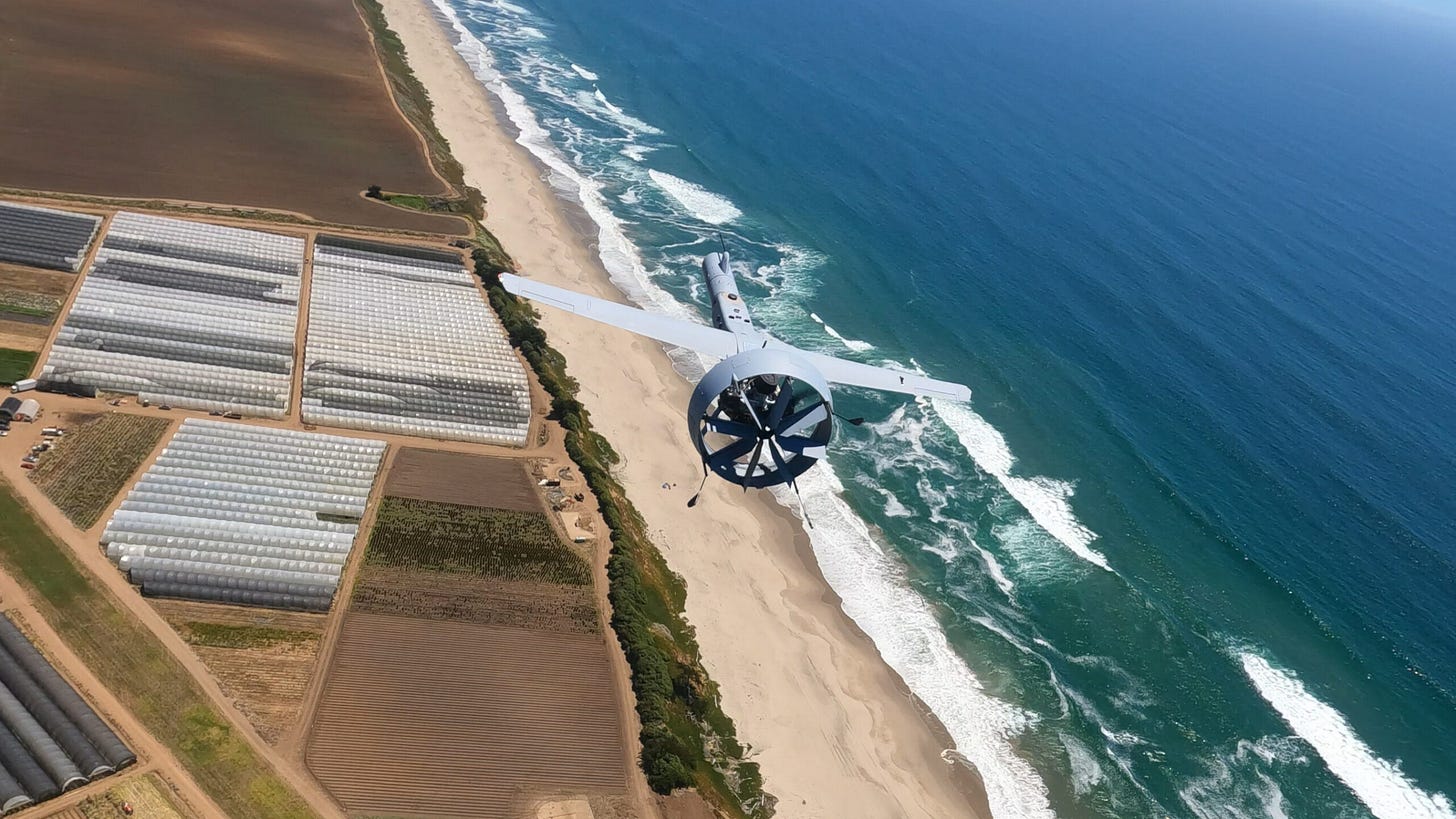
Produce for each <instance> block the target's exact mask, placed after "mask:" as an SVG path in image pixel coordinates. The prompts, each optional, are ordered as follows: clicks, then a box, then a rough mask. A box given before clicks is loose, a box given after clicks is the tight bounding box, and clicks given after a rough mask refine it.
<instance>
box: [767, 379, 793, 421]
mask: <svg viewBox="0 0 1456 819" xmlns="http://www.w3.org/2000/svg"><path fill="white" fill-rule="evenodd" d="M793 401H794V379H792V378H790V377H789V376H787V375H786V376H784V380H783V383H781V384H779V394H778V397H777V398H775V399H774V402H773V408H772V409H770V410H769V413H768V428H769V429H778V428H779V424H780V423H782V422H783V420H784V413H785V412H786V411H788V409H789V404H791V403H793Z"/></svg>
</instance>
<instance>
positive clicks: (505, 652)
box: [306, 610, 628, 819]
mask: <svg viewBox="0 0 1456 819" xmlns="http://www.w3.org/2000/svg"><path fill="white" fill-rule="evenodd" d="M610 678H611V671H610V667H609V665H608V660H607V652H606V645H605V644H604V642H603V641H602V639H601V638H600V637H595V636H586V635H574V634H553V633H549V632H543V631H535V630H527V629H513V628H500V627H491V626H479V625H474V624H469V623H453V622H440V621H435V620H422V619H417V618H410V617H396V616H390V615H381V614H366V613H362V612H356V611H353V610H350V611H349V612H348V613H346V615H345V620H344V625H343V630H342V633H341V634H340V636H339V642H338V644H337V647H336V649H335V653H334V656H333V662H332V668H331V670H330V675H329V678H328V682H327V683H326V687H325V690H324V695H323V697H322V698H321V702H320V704H319V707H318V711H317V712H316V715H315V720H314V724H313V731H312V734H311V736H310V738H309V743H308V749H307V753H306V759H307V763H308V766H309V769H310V770H311V771H312V772H313V773H314V775H315V776H316V777H318V779H319V781H321V782H322V783H323V784H324V786H325V787H326V788H328V790H329V792H330V793H331V794H333V796H334V798H335V799H337V800H338V801H339V802H340V803H341V804H343V806H344V808H345V809H346V810H347V811H348V812H349V813H350V814H355V815H359V814H363V815H391V816H401V815H407V816H451V817H461V819H474V818H475V817H481V818H482V819H508V818H509V817H517V816H522V815H525V814H526V813H527V811H528V810H529V806H531V805H534V804H537V803H538V802H539V801H541V800H542V799H543V798H565V797H567V796H569V795H578V796H588V795H596V794H601V795H608V794H621V793H625V791H626V787H627V762H626V760H627V759H628V755H627V754H626V753H625V752H624V749H623V747H622V726H621V723H620V722H619V718H618V711H617V700H616V693H615V692H614V691H613V690H612V685H611V684H610V682H609V681H610ZM447 749H448V751H447Z"/></svg>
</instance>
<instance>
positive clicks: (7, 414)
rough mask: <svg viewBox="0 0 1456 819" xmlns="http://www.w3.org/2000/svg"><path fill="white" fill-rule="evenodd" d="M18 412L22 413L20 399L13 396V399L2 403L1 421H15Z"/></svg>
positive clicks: (0, 410)
mask: <svg viewBox="0 0 1456 819" xmlns="http://www.w3.org/2000/svg"><path fill="white" fill-rule="evenodd" d="M17 412H20V399H19V398H16V397H15V396H11V397H9V398H7V399H5V400H4V401H0V421H12V420H14V419H15V413H17Z"/></svg>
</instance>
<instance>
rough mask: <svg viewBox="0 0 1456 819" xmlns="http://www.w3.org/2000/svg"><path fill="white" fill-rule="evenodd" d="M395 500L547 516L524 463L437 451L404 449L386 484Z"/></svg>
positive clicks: (516, 460) (515, 460)
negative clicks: (544, 514) (541, 513)
mask: <svg viewBox="0 0 1456 819" xmlns="http://www.w3.org/2000/svg"><path fill="white" fill-rule="evenodd" d="M384 493H385V494H386V495H390V496H392V497H396V498H414V499H416V500H429V501H440V502H442V503H456V504H460V505H462V506H482V507H488V508H492V509H513V510H515V511H518V512H543V511H545V510H544V509H543V508H542V506H541V496H540V494H538V493H537V491H536V484H535V481H532V480H531V476H530V475H528V474H527V473H526V466H525V463H524V462H523V461H522V460H520V459H518V458H517V459H511V458H492V457H490V456H487V455H471V454H468V453H464V452H443V451H440V450H434V449H416V448H406V449H401V450H400V452H399V454H398V455H397V456H395V459H394V465H393V466H391V467H390V469H389V476H388V478H387V479H386V482H385V484H384Z"/></svg>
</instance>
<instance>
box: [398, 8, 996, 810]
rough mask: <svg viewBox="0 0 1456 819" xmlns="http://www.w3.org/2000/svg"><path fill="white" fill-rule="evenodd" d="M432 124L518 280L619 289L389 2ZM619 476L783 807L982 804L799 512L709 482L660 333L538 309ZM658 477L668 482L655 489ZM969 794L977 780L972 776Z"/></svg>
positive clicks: (427, 34)
mask: <svg viewBox="0 0 1456 819" xmlns="http://www.w3.org/2000/svg"><path fill="white" fill-rule="evenodd" d="M383 5H384V8H385V11H386V14H387V15H388V18H389V22H390V25H391V27H392V28H394V30H395V31H397V32H398V33H399V35H400V37H401V39H402V40H403V43H404V45H405V48H406V50H407V52H408V57H409V61H410V63H411V65H412V66H413V67H414V70H415V72H416V73H417V75H418V76H419V78H420V80H421V81H422V82H423V83H424V85H425V87H426V88H427V89H429V92H430V96H431V98H432V99H433V100H434V104H435V120H436V123H437V124H438V126H439V129H440V131H441V132H442V133H443V134H444V135H445V137H446V138H447V139H448V140H449V141H450V144H451V148H452V151H453V153H454V155H455V156H456V158H457V159H459V161H460V162H461V163H462V164H463V165H464V167H465V175H466V181H467V182H469V183H470V184H472V185H474V186H476V187H478V188H479V189H480V190H481V191H483V192H484V193H485V195H486V198H487V200H488V203H489V214H488V216H487V219H486V225H487V226H488V227H489V228H490V229H491V230H492V231H493V232H494V233H495V234H496V236H497V237H499V239H500V240H501V242H502V243H503V244H504V246H505V248H506V250H507V251H508V252H509V253H510V254H511V255H512V256H513V257H514V258H515V260H516V261H517V263H518V264H519V266H520V268H521V272H522V273H523V275H526V276H529V277H532V278H536V279H539V280H541V281H545V282H549V283H551V284H556V285H561V286H566V287H572V288H576V289H580V290H583V291H585V292H590V293H594V294H596V295H599V296H603V297H608V298H613V299H617V300H622V299H621V296H620V294H619V293H618V292H617V291H616V290H615V288H613V286H612V285H611V283H610V281H609V280H608V277H607V273H606V271H605V270H604V269H603V268H602V266H601V264H600V262H599V260H598V259H597V258H596V256H595V254H594V253H593V250H592V247H591V239H590V237H586V236H583V235H582V234H581V232H580V231H579V230H578V229H576V228H575V227H574V226H573V224H574V223H573V220H572V219H571V218H570V214H569V213H568V212H567V208H566V207H565V205H564V203H562V202H561V201H560V200H559V199H558V198H557V197H556V196H555V195H554V194H553V192H552V191H551V189H550V187H549V186H548V185H547V184H546V183H545V182H544V181H543V179H542V171H541V169H540V168H539V167H538V166H537V164H536V163H535V161H534V160H533V158H532V157H531V156H530V155H529V154H528V153H527V152H526V151H525V149H524V148H522V147H521V146H519V145H517V144H516V143H515V141H514V140H515V133H514V128H513V126H512V125H511V124H510V123H509V122H508V121H502V118H501V117H500V116H499V115H498V113H497V111H496V109H495V107H494V105H493V101H492V99H491V98H490V97H489V94H488V92H487V91H486V90H485V88H484V87H482V86H481V85H480V84H479V82H478V81H477V80H476V79H475V77H474V76H473V75H472V74H471V72H470V69H469V68H468V67H467V66H466V64H465V63H464V61H463V60H462V59H460V57H459V56H458V55H457V54H456V52H455V51H454V49H453V47H452V44H451V41H450V40H449V39H448V38H447V36H446V34H445V32H444V31H443V29H442V28H441V26H440V23H439V22H438V20H437V18H436V17H435V11H434V9H433V7H431V6H429V5H428V3H427V2H425V1H424V0H384V3H383ZM542 326H543V328H544V329H545V330H546V332H547V333H548V334H549V335H550V338H551V341H552V344H553V345H554V346H555V347H556V348H557V349H558V350H560V351H561V352H562V354H564V355H565V356H566V359H567V361H568V363H569V366H570V371H571V374H572V375H573V376H574V377H575V378H576V379H577V380H578V381H579V382H580V385H581V393H580V398H581V401H582V402H583V403H584V404H585V405H586V407H587V408H588V409H589V410H590V411H591V413H592V418H593V421H594V423H595V425H596V427H597V428H598V429H599V430H600V431H601V432H602V433H603V434H604V435H605V436H606V437H607V438H608V439H609V440H610V441H611V442H612V444H613V446H614V447H615V448H616V449H617V450H618V452H620V453H621V454H622V456H623V463H622V465H621V466H620V468H619V473H618V474H619V477H620V478H621V480H622V482H623V484H624V485H626V486H627V487H628V489H629V492H630V494H631V497H632V499H633V501H634V502H635V503H636V505H637V507H638V509H640V510H641V512H642V515H643V516H644V518H645V519H646V520H647V522H648V524H649V525H650V527H651V528H652V530H653V533H654V538H655V540H656V542H657V544H658V546H659V547H660V548H661V549H662V550H663V552H664V553H665V555H666V557H667V560H668V562H669V564H670V565H671V566H672V568H673V569H674V570H675V571H677V572H678V573H680V574H681V575H682V576H683V578H684V579H685V581H686V584H687V588H688V594H689V596H688V605H687V615H688V619H689V620H690V621H691V622H692V624H693V625H694V627H695V628H696V629H697V635H698V641H699V643H700V644H701V647H702V653H703V660H704V663H705V665H706V666H707V668H708V670H709V672H710V673H711V674H712V676H713V678H714V680H716V681H717V682H718V684H719V685H720V686H721V688H722V694H723V705H724V709H725V710H726V711H727V713H728V714H729V715H730V716H732V717H733V719H734V720H735V722H736V723H737V726H738V731H739V737H740V739H741V740H742V741H743V742H744V743H745V745H747V746H749V747H751V749H752V758H753V759H754V760H755V761H757V762H758V763H759V764H760V765H761V766H762V771H763V777H764V785H765V789H766V790H768V791H769V792H770V793H772V794H773V795H775V796H776V797H778V800H779V802H778V815H779V816H784V817H951V816H977V815H979V814H980V811H978V810H977V809H976V808H975V807H974V805H975V804H977V802H978V801H980V800H978V799H976V796H975V795H974V793H968V792H967V788H966V787H965V784H964V782H961V781H960V778H958V777H957V776H956V775H955V774H954V771H953V769H952V767H951V766H950V765H948V764H947V763H946V762H944V761H943V760H942V758H941V752H942V750H943V749H944V748H945V747H946V746H947V743H946V742H944V741H943V740H942V739H940V738H939V737H938V736H937V733H936V726H935V725H934V723H933V721H932V720H928V719H926V717H925V716H924V715H923V709H922V708H921V707H920V706H919V705H918V703H917V702H916V701H915V700H914V699H913V698H912V697H911V696H909V695H908V694H907V693H906V690H905V688H904V686H903V684H902V683H901V681H900V680H899V678H898V677H897V676H896V675H895V674H894V673H893V672H892V671H891V670H890V669H889V668H888V666H886V665H885V664H884V662H883V661H882V660H881V659H880V657H879V655H878V654H877V653H876V651H875V648H874V646H873V645H872V644H871V642H870V641H869V640H868V639H867V638H866V637H865V636H864V635H863V634H862V633H860V632H859V631H858V629H856V628H855V626H854V625H853V623H851V622H850V621H849V619H848V617H846V616H845V615H844V613H843V612H842V611H841V610H840V608H839V603H838V600H837V598H835V596H834V595H833V593H832V592H831V591H830V590H829V588H828V586H827V584H826V583H825V582H824V581H823V579H822V578H821V577H820V575H819V572H818V569H817V567H816V566H815V564H814V558H813V554H812V552H811V551H810V549H809V547H808V543H807V538H806V537H805V536H804V535H803V532H802V530H801V529H800V527H799V524H798V522H797V520H795V519H794V518H793V517H791V516H790V515H789V514H787V513H786V512H785V510H783V509H782V508H781V507H779V506H778V505H776V504H775V503H774V502H773V501H772V499H771V498H769V497H768V496H767V495H760V494H756V493H749V494H744V493H742V492H740V491H734V490H732V489H731V488H730V487H728V486H727V485H726V484H722V483H720V482H713V483H710V484H709V485H708V488H707V489H706V490H705V492H704V495H703V500H702V501H701V502H700V503H699V504H698V505H697V506H696V508H692V509H689V508H688V507H687V505H686V502H687V500H688V498H689V497H690V496H691V495H692V494H693V492H694V490H695V489H696V487H697V485H698V481H699V479H700V477H701V475H702V472H701V469H700V466H699V464H698V459H697V457H696V454H695V453H694V452H693V451H692V448H691V444H690V443H689V441H688V437H687V434H686V432H687V431H686V428H685V423H684V420H683V416H682V412H683V408H684V407H685V406H686V404H687V399H688V393H689V385H688V384H687V383H686V382H685V381H684V380H683V379H682V378H681V377H680V376H678V375H677V374H676V373H675V372H674V371H673V370H672V368H671V366H670V363H669V361H668V358H667V356H666V354H665V353H664V352H663V351H662V350H661V348H659V347H658V346H657V345H656V344H655V343H652V342H648V341H644V340H641V339H639V338H637V337H636V336H633V335H630V334H628V333H625V332H622V331H616V330H613V329H611V328H607V327H603V326H601V325H597V324H593V323H589V322H586V321H584V320H580V319H575V318H572V317H569V316H565V315H562V314H559V313H555V312H551V311H542ZM664 482H666V483H668V484H669V485H673V488H671V489H663V488H662V485H663V483H664ZM972 790H973V789H972Z"/></svg>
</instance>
